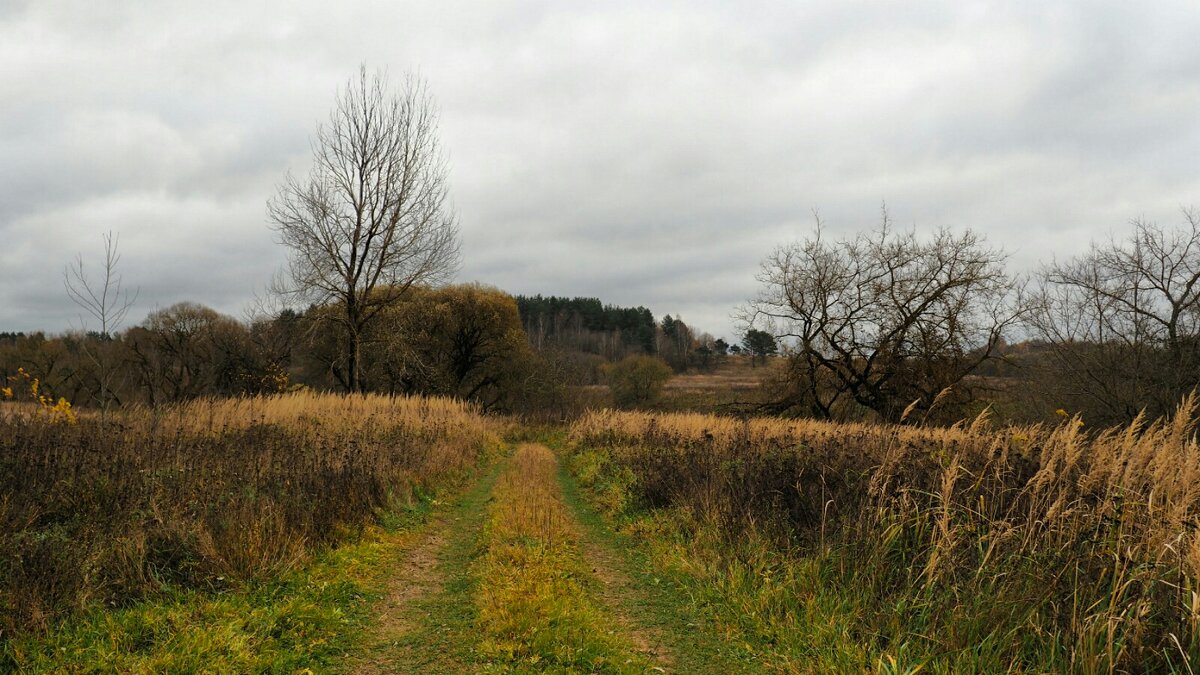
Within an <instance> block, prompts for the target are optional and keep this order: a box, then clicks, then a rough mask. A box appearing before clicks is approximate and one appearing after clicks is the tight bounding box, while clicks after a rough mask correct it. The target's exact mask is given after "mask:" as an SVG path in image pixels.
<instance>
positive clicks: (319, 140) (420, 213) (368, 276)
mask: <svg viewBox="0 0 1200 675" xmlns="http://www.w3.org/2000/svg"><path fill="white" fill-rule="evenodd" d="M437 120H438V115H437V109H436V106H435V105H434V101H433V99H432V97H431V95H430V94H429V91H428V88H427V86H426V85H425V83H424V82H423V81H422V80H420V79H419V78H417V77H415V76H412V75H410V76H407V77H406V78H405V79H404V81H403V83H402V85H401V88H400V91H399V93H392V92H391V91H390V90H389V87H388V81H387V79H386V78H385V76H383V75H382V74H373V75H371V74H368V73H367V70H366V68H365V67H364V68H362V69H360V71H359V74H358V77H356V78H353V79H351V80H350V81H349V82H348V83H347V85H346V87H345V89H343V90H342V91H341V92H340V94H339V95H338V96H337V99H336V102H335V104H334V108H333V111H332V113H331V114H330V119H329V122H328V124H325V125H321V126H320V127H319V128H318V130H317V135H316V138H315V139H314V141H313V143H312V146H313V166H312V169H311V171H310V173H309V175H308V177H307V178H306V179H304V180H299V179H296V178H294V177H293V176H292V175H290V174H289V175H288V177H287V179H286V181H285V182H284V184H283V186H282V187H280V189H279V192H278V194H277V195H276V197H275V198H274V199H272V200H271V201H270V203H269V204H268V212H269V216H270V219H271V222H272V225H273V228H274V229H275V231H276V232H277V233H278V235H279V239H280V242H281V243H283V244H284V245H285V246H287V247H288V248H289V249H291V253H290V256H289V260H288V265H287V270H286V274H285V275H284V276H285V283H284V284H282V290H283V291H284V292H286V293H288V294H290V295H293V296H295V297H298V298H302V299H304V300H306V301H308V302H314V303H336V304H337V305H338V311H337V312H330V313H328V314H327V316H330V317H335V320H336V321H337V322H338V323H339V324H340V325H341V326H342V328H343V329H344V342H345V345H344V348H345V361H344V364H345V372H344V373H341V374H339V375H340V377H339V379H340V380H341V381H342V382H343V384H344V386H345V388H346V389H347V390H349V391H358V390H360V389H361V388H362V386H363V383H362V381H361V372H362V366H361V364H360V362H359V361H360V353H361V348H362V340H363V339H364V336H365V335H366V328H367V326H368V325H369V324H370V323H371V321H372V320H373V319H374V318H375V317H376V316H378V315H379V313H380V312H381V311H382V310H383V309H385V308H386V307H389V306H391V305H393V304H395V303H396V302H397V301H398V300H399V299H400V298H401V297H402V296H403V295H404V294H405V293H406V292H407V291H408V289H409V288H411V287H412V286H413V285H419V284H434V283H438V282H441V281H444V280H446V279H447V278H448V277H449V276H451V275H452V274H453V273H454V271H455V270H456V269H457V266H458V228H457V221H456V217H455V214H454V213H453V210H452V209H451V208H450V207H449V205H448V204H447V169H446V164H445V161H444V159H443V156H442V152H441V148H440V145H439V142H438V138H437Z"/></svg>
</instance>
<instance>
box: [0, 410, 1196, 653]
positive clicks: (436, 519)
mask: <svg viewBox="0 0 1200 675" xmlns="http://www.w3.org/2000/svg"><path fill="white" fill-rule="evenodd" d="M1197 408H1198V401H1197V399H1196V398H1195V397H1191V398H1189V399H1187V400H1186V401H1185V402H1184V403H1183V405H1182V406H1181V407H1180V409H1179V410H1178V412H1177V414H1176V415H1174V416H1173V417H1172V418H1169V419H1164V420H1158V421H1150V420H1145V419H1139V420H1138V421H1137V422H1136V423H1135V424H1133V425H1130V426H1127V427H1121V428H1109V429H1089V428H1088V427H1087V426H1086V425H1085V424H1084V423H1083V422H1082V420H1081V419H1079V418H1078V417H1069V416H1065V415H1064V416H1061V417H1060V420H1059V421H1058V423H1056V424H1044V425H1034V426H1012V425H1001V424H998V423H995V422H994V421H993V420H992V419H990V418H989V417H988V415H987V414H984V415H981V416H979V417H977V418H975V419H973V420H971V421H968V422H963V423H959V424H957V425H953V426H949V427H927V426H916V425H907V426H899V425H886V424H877V423H870V424H868V423H861V424H860V423H833V422H819V421H812V420H795V419H782V418H765V417H763V418H735V417H729V416H724V417H722V416H715V415H708V414H700V413H672V412H662V411H633V410H626V411H618V410H612V409H607V408H597V409H593V410H590V411H588V412H586V413H583V414H582V415H580V416H579V417H577V418H576V419H574V420H573V421H571V422H569V423H568V424H566V425H558V426H549V427H533V426H529V425H522V424H520V423H519V422H518V421H516V420H513V419H511V418H501V417H486V416H483V415H481V414H480V413H479V412H478V410H477V409H476V408H475V407H473V406H472V405H470V404H465V403H460V402H455V401H453V400H450V399H442V398H420V397H388V396H379V395H353V396H340V395H324V394H312V393H303V392H302V393H292V394H281V395H274V396H265V397H247V398H240V399H202V400H197V401H194V402H191V403H187V404H181V405H178V406H171V407H161V408H158V409H149V408H138V407H130V408H124V409H118V410H112V411H108V412H107V413H104V412H102V411H99V410H83V411H74V410H70V409H69V408H64V407H63V406H61V405H59V404H58V403H56V402H55V401H51V400H47V401H44V402H42V403H41V404H40V405H32V404H23V403H22V404H18V403H9V404H6V405H5V406H4V407H3V415H2V416H0V426H2V427H3V435H2V437H0V487H2V488H3V493H2V494H3V495H4V496H3V498H0V527H2V529H0V617H3V619H2V620H3V622H4V623H3V625H2V629H3V631H4V632H3V634H2V636H0V637H2V638H3V640H4V643H3V644H4V648H3V649H4V650H3V652H0V657H2V658H0V669H13V670H20V671H28V672H60V671H71V672H75V671H80V672H86V671H94V670H121V671H128V672H161V671H163V670H171V671H181V672H193V671H204V670H213V669H215V670H228V671H238V672H260V671H272V672H295V671H299V670H304V669H312V670H314V672H366V673H371V672H431V673H439V672H444V673H453V672H542V671H550V672H580V673H584V672H603V673H642V672H664V671H665V672H747V673H757V672H795V673H825V672H847V673H849V672H872V673H916V672H933V673H961V672H977V673H993V672H1073V673H1134V672H1139V673H1140V672H1162V673H1169V672H1177V673H1184V672H1192V670H1191V669H1192V668H1193V665H1192V664H1193V663H1195V662H1196V661H1197V659H1198V658H1200V623H1198V621H1200V529H1198V525H1200V445H1198V443H1197V440H1196V430H1197V426H1196V425H1197V422H1198V419H1197V414H1198V410H1197ZM456 494H458V495H465V496H460V497H454V495H456ZM435 497H436V498H435ZM406 514H407V515H406Z"/></svg>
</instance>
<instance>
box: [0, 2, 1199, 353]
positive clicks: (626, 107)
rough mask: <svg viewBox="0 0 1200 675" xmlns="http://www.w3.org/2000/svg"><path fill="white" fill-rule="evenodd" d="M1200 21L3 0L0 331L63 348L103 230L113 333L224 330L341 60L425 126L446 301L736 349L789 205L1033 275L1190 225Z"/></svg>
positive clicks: (686, 7) (814, 6)
mask: <svg viewBox="0 0 1200 675" xmlns="http://www.w3.org/2000/svg"><path fill="white" fill-rule="evenodd" d="M1197 28H1200V15H1197V14H1196V12H1195V11H1194V8H1193V7H1192V6H1191V4H1190V3H1189V2H1184V1H1183V0H1178V1H1171V2H1162V3H1155V4H1154V5H1153V6H1134V5H1130V4H1128V3H1119V2H1112V1H1103V2H1062V3H1054V4H1052V5H1047V4H1045V3H1034V2H1004V3H1000V2H950V1H949V0H946V1H944V2H930V3H921V4H920V5H916V4H913V3H894V2H885V1H882V0H877V1H872V2H842V1H834V0H829V1H826V2H811V3H790V2H749V3H722V2H698V3H697V2H688V3H684V2H661V3H660V2H655V3H644V2H613V3H600V4H594V3H593V4H574V3H552V2H511V1H505V2H494V3H486V4H484V3H475V2H446V3H358V2H348V3H342V4H341V5H339V7H338V11H331V10H330V5H329V4H328V3H317V2H302V3H270V4H259V3H254V4H252V5H247V4H246V3H235V2H213V3H198V2H182V1H179V2H165V3H149V4H147V3H135V2H115V3H103V4H98V3H90V2H84V1H82V0H80V1H77V2H47V3H4V2H2V1H0V64H3V68H0V90H2V91H4V92H5V95H4V97H3V99H0V177H2V179H0V330H6V329H7V330H12V329H25V330H28V329H32V328H38V327H43V328H47V329H51V330H56V329H61V328H64V327H66V325H67V322H68V321H69V320H70V319H71V318H72V317H73V316H74V315H75V312H74V309H73V308H72V306H71V305H70V304H69V303H68V302H67V301H66V298H65V295H63V294H62V293H61V292H60V291H61V288H60V287H61V284H60V283H59V281H58V276H59V274H60V272H61V269H62V266H63V265H65V264H66V263H67V262H68V261H69V260H70V258H71V257H72V256H73V255H74V254H75V253H77V252H83V253H84V254H85V255H94V254H95V253H96V250H97V249H98V247H99V234H100V233H101V232H103V231H105V230H107V229H114V230H117V231H119V232H120V233H121V242H122V248H123V250H124V251H125V253H126V257H125V259H124V261H123V264H124V267H125V276H126V280H127V281H128V282H130V283H134V284H136V285H138V286H140V287H141V288H142V296H141V298H140V300H139V306H138V310H136V311H135V313H136V312H144V311H147V310H149V309H150V308H152V307H154V306H156V305H157V306H163V305H166V304H169V303H171V302H175V301H178V300H183V299H191V300H196V301H199V302H204V303H206V304H210V305H213V306H215V307H217V308H218V309H221V310H223V311H228V312H234V313H236V312H237V311H238V310H239V308H240V307H241V306H242V305H243V304H244V303H245V302H246V301H247V300H248V299H249V298H250V296H251V294H252V293H253V291H254V290H255V289H256V288H261V286H262V285H263V284H264V283H265V282H266V280H267V279H268V278H269V277H270V274H271V272H272V271H273V270H274V268H275V267H276V266H277V265H278V264H279V263H280V261H281V260H282V258H283V252H282V251H280V250H278V247H277V246H275V245H274V244H273V243H272V239H271V234H270V232H269V230H268V229H267V228H266V224H265V215H264V204H265V202H266V200H267V199H268V198H269V197H270V196H271V195H272V193H273V191H274V187H275V185H276V184H278V182H279V181H280V180H281V179H282V178H283V176H284V174H285V172H286V171H287V170H288V169H289V168H290V169H292V170H295V171H298V172H302V171H303V169H304V166H305V163H306V161H307V154H308V138H309V136H310V135H311V133H312V132H313V130H314V128H315V126H316V124H317V123H318V122H319V121H321V120H322V119H323V118H324V117H325V116H326V114H327V111H328V107H329V104H330V102H331V100H332V95H333V93H334V91H335V90H336V88H337V87H338V86H339V85H340V84H341V83H342V82H343V81H344V80H345V78H346V77H348V76H349V75H350V74H351V73H352V72H353V71H354V69H355V68H357V66H358V64H359V63H363V62H365V63H366V64H367V65H368V66H370V67H386V68H388V69H389V70H390V72H391V73H392V74H393V76H394V77H399V76H401V75H402V74H403V72H404V71H406V70H408V69H417V70H419V72H420V73H421V74H422V75H423V76H424V77H426V78H427V79H428V80H429V83H430V85H431V88H432V89H433V91H434V93H435V95H436V96H437V98H438V100H439V102H440V105H441V108H442V115H443V117H442V137H443V141H444V144H445V149H446V151H447V153H448V156H449V158H450V161H451V165H452V169H453V171H452V185H453V198H454V201H455V203H456V205H457V207H458V210H459V213H460V216H461V221H462V233H463V239H464V255H465V265H464V269H463V271H462V273H461V275H460V277H461V278H462V279H463V280H480V281H483V282H487V283H491V284H494V285H497V286H499V287H501V288H505V289H508V290H510V291H513V292H526V293H534V292H542V293H559V294H584V295H595V296H599V297H601V298H604V299H605V300H607V301H610V302H617V303H622V304H643V305H647V306H649V307H651V308H652V309H653V310H654V311H655V312H656V313H657V314H660V315H661V314H663V313H667V312H670V313H672V314H682V315H683V316H684V317H685V319H687V320H688V321H689V322H692V323H694V324H696V325H697V326H699V327H700V328H702V329H706V330H709V331H712V332H714V333H717V334H725V335H730V334H732V330H733V329H732V326H731V322H730V320H729V314H730V313H731V312H732V311H733V309H734V307H735V305H737V304H738V303H739V302H741V301H742V300H743V299H745V298H746V297H747V296H748V295H750V294H752V293H753V292H754V290H755V282H754V274H755V272H756V271H757V266H758V261H759V260H760V259H761V258H762V256H763V255H765V254H766V253H768V252H769V251H770V250H771V248H772V247H773V246H774V245H775V244H777V243H782V242H785V241H788V240H790V239H794V238H798V237H801V236H804V235H805V234H806V233H807V232H808V231H809V230H810V228H811V225H812V216H811V213H810V211H811V209H813V208H814V207H817V208H819V209H820V211H821V213H822V216H823V218H824V219H825V221H826V223H827V226H828V227H829V228H830V230H832V232H833V233H834V234H840V233H848V232H851V231H853V230H855V229H858V228H861V227H865V226H870V225H872V224H874V223H875V222H876V221H877V220H878V211H879V205H880V203H881V202H882V201H884V200H886V201H887V202H888V204H889V206H890V208H891V210H892V215H893V216H894V217H895V218H896V219H897V221H899V222H900V223H902V224H910V223H911V224H914V225H915V226H916V227H918V228H920V229H922V230H926V229H931V228H933V227H937V226H943V225H945V226H952V227H972V228H974V229H977V230H981V231H983V232H985V233H986V234H987V235H988V237H989V238H990V240H991V241H993V242H994V243H996V244H998V245H1002V246H1004V247H1005V248H1007V249H1008V250H1010V251H1011V252H1012V253H1013V261H1014V265H1015V266H1017V267H1018V268H1021V269H1028V268H1030V267H1031V266H1033V265H1034V264H1036V263H1037V261H1038V260H1044V259H1047V258H1048V257H1049V256H1050V254H1058V255H1060V256H1062V255H1069V254H1070V253H1071V252H1072V251H1076V250H1079V249H1080V248H1081V247H1082V246H1084V245H1085V244H1086V242H1087V240H1088V239H1089V238H1090V237H1093V236H1104V235H1105V234H1107V233H1108V232H1109V231H1119V230H1121V228H1122V227H1123V225H1124V223H1125V222H1126V221H1127V220H1128V219H1129V218H1132V217H1135V216H1140V215H1145V216H1147V217H1150V218H1154V219H1159V220H1162V221H1164V222H1171V221H1174V220H1175V219H1176V218H1177V213H1178V207H1179V206H1180V205H1186V204H1191V203H1194V202H1197V201H1200V169H1198V168H1197V166H1196V164H1195V157H1196V156H1197V154H1198V153H1197V151H1198V150H1200V117H1198V116H1197V115H1196V114H1195V112H1196V110H1197V107H1198V104H1200V77H1198V75H1200V42H1197V41H1196V40H1195V39H1194V36H1195V34H1196V32H1197ZM139 316H140V315H139Z"/></svg>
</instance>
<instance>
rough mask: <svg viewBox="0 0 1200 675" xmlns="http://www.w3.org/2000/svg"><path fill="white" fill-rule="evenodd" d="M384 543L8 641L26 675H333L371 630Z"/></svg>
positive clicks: (370, 539) (11, 660)
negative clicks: (255, 581) (237, 585)
mask: <svg viewBox="0 0 1200 675" xmlns="http://www.w3.org/2000/svg"><path fill="white" fill-rule="evenodd" d="M387 555H388V545H387V543H386V542H385V541H384V540H383V539H381V538H380V537H378V536H372V535H368V536H366V537H364V539H363V540H362V541H359V542H356V543H352V544H347V545H344V546H341V547H339V548H337V549H336V550H333V551H331V552H329V553H327V554H325V555H322V556H320V557H319V558H318V559H317V560H316V561H314V562H313V563H312V564H311V565H309V566H307V567H306V568H305V569H303V570H300V571H297V572H293V573H291V574H289V575H287V576H286V577H284V578H283V579H280V580H278V581H274V582H270V583H265V584H261V585H257V586H253V587H247V588H242V589H235V590H229V591H225V592H221V593H215V594H214V593H203V592H198V591H186V590H169V591H167V592H166V593H165V594H164V595H163V597H159V598H155V599H153V600H146V601H142V602H139V603H137V604H135V605H133V606H131V607H128V608H123V609H116V610H113V611H94V612H91V613H89V614H86V615H83V616H81V617H78V618H77V619H74V620H71V621H69V622H67V623H66V624H65V625H63V626H62V627H60V628H59V629H58V630H55V631H53V632H51V633H49V634H47V635H43V636H26V637H22V638H19V639H17V640H15V641H13V642H11V643H9V644H8V646H7V648H6V651H5V662H6V664H5V665H6V666H7V667H11V668H13V669H20V670H22V671H23V672H33V673H39V672H46V673H50V672H55V673H58V672H93V671H109V672H127V673H157V672H199V671H206V672H272V673H291V672H296V671H297V670H301V669H304V668H309V669H312V670H314V671H323V670H328V669H329V666H330V664H332V663H333V662H334V660H335V659H336V658H338V657H339V656H340V655H341V654H342V653H344V652H345V651H346V650H348V649H350V648H352V647H353V646H354V645H355V644H356V642H357V640H358V639H359V638H360V636H361V635H362V633H363V630H364V629H365V628H366V627H367V626H368V625H369V623H370V619H371V611H370V610H371V606H372V604H373V602H374V601H375V600H377V599H378V597H379V593H380V591H381V589H382V587H383V578H382V574H381V572H380V570H381V569H382V568H383V567H384V566H383V565H381V562H382V561H384V560H385V558H386V557H387Z"/></svg>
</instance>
